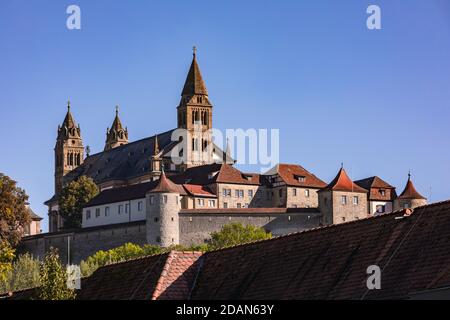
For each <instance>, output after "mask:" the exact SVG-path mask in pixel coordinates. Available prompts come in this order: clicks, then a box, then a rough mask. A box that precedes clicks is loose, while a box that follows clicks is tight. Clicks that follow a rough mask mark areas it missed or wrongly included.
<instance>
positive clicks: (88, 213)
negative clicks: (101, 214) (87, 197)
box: [86, 210, 91, 220]
mask: <svg viewBox="0 0 450 320" xmlns="http://www.w3.org/2000/svg"><path fill="white" fill-rule="evenodd" d="M90 218H91V210H87V211H86V220H89V219H90Z"/></svg>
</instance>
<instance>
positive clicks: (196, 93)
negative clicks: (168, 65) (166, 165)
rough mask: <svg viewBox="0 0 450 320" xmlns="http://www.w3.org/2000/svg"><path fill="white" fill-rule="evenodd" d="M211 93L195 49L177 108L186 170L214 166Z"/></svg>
mask: <svg viewBox="0 0 450 320" xmlns="http://www.w3.org/2000/svg"><path fill="white" fill-rule="evenodd" d="M212 109H213V106H212V104H211V102H210V101H209V97H208V90H207V89H206V84H205V81H204V80H203V77H202V73H201V72H200V67H199V65H198V62H197V48H196V47H194V48H193V55H192V62H191V66H190V68H189V71H188V74H187V77H186V81H185V83H184V86H183V90H182V92H181V100H180V103H179V105H178V107H177V112H178V128H180V129H185V130H186V137H185V139H184V144H185V145H184V148H185V149H186V150H183V157H184V163H183V165H182V167H183V168H187V167H192V166H197V165H204V164H209V163H212V162H213V157H212V149H213V148H212V138H211V135H212V134H211V129H212V111H213V110H212Z"/></svg>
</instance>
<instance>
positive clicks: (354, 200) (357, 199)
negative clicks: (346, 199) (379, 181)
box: [353, 196, 359, 205]
mask: <svg viewBox="0 0 450 320" xmlns="http://www.w3.org/2000/svg"><path fill="white" fill-rule="evenodd" d="M358 203H359V198H358V196H354V197H353V204H354V205H358Z"/></svg>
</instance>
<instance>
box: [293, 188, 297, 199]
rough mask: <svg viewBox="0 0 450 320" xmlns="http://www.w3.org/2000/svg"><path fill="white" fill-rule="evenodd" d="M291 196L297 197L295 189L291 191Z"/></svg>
mask: <svg viewBox="0 0 450 320" xmlns="http://www.w3.org/2000/svg"><path fill="white" fill-rule="evenodd" d="M292 195H293V196H294V197H296V196H297V188H294V189H292Z"/></svg>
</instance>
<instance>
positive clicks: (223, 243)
mask: <svg viewBox="0 0 450 320" xmlns="http://www.w3.org/2000/svg"><path fill="white" fill-rule="evenodd" d="M270 238H272V234H271V233H267V232H266V231H265V230H264V229H263V228H260V227H255V226H252V225H246V226H243V225H242V224H241V223H231V224H227V225H224V226H223V227H222V230H220V231H218V232H213V233H212V234H211V242H210V243H209V249H210V250H215V249H220V248H226V247H230V246H235V245H239V244H243V243H248V242H253V241H259V240H266V239H270Z"/></svg>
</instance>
